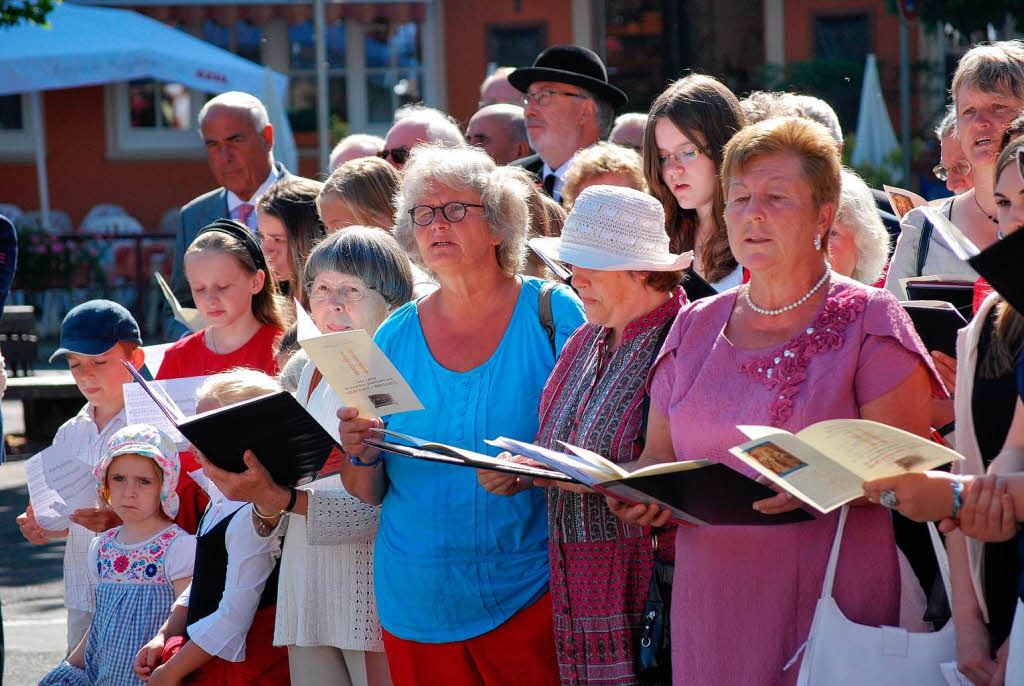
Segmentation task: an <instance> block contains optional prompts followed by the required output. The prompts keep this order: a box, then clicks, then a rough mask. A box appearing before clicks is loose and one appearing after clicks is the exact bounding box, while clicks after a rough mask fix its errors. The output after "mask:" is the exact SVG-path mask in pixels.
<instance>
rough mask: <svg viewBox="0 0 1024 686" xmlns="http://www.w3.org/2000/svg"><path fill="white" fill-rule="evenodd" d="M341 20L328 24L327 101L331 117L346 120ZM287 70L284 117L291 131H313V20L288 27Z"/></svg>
mask: <svg viewBox="0 0 1024 686" xmlns="http://www.w3.org/2000/svg"><path fill="white" fill-rule="evenodd" d="M345 41H346V36H345V23H344V22H343V21H339V22H335V23H333V24H330V25H328V27H327V32H326V43H327V104H328V110H329V112H330V116H331V118H332V119H333V118H335V117H336V118H338V119H339V120H341V121H348V106H347V101H346V97H347V96H346V74H345V67H346V65H345ZM288 46H289V55H290V57H291V72H290V74H289V76H290V78H289V82H288V119H289V121H290V122H291V125H292V129H293V130H294V131H316V96H317V93H316V41H315V37H314V35H313V22H312V21H305V22H303V23H301V24H298V25H295V26H290V27H288Z"/></svg>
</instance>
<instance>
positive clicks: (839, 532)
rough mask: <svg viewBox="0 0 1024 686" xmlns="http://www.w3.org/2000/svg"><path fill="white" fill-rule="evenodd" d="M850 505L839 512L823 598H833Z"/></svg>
mask: <svg viewBox="0 0 1024 686" xmlns="http://www.w3.org/2000/svg"><path fill="white" fill-rule="evenodd" d="M849 511H850V506H849V505H843V509H842V510H840V512H839V525H838V526H837V527H836V538H835V540H834V541H832V552H830V553H829V555H828V567H827V568H826V570H825V582H824V583H823V584H822V585H821V597H822V598H831V597H832V586H833V584H834V583H835V580H836V566H837V565H838V564H839V548H840V547H842V544H843V529H844V528H845V527H846V515H847V513H848V512H849Z"/></svg>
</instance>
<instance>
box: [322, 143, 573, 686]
mask: <svg viewBox="0 0 1024 686" xmlns="http://www.w3.org/2000/svg"><path fill="white" fill-rule="evenodd" d="M528 191H529V188H527V187H525V186H524V185H523V184H521V183H520V182H517V181H516V180H512V179H509V178H508V177H507V175H504V174H502V173H501V172H500V171H498V170H497V169H496V167H495V165H494V162H492V161H491V159H490V158H489V157H487V155H486V154H484V153H483V152H481V151H478V150H474V149H471V148H454V149H453V148H444V147H441V146H433V145H423V146H417V147H416V149H415V150H414V151H413V153H412V155H411V157H410V158H409V161H408V162H407V163H406V165H405V169H404V179H403V182H402V188H401V191H400V193H399V198H398V200H399V203H398V205H399V207H398V210H397V212H396V227H395V237H396V238H397V239H398V240H399V242H400V243H402V244H403V246H404V247H405V248H406V250H408V252H409V254H410V255H412V256H413V258H414V259H416V260H417V261H418V262H420V263H421V264H422V265H423V266H424V267H425V268H426V269H427V270H428V271H429V272H430V273H431V274H432V275H433V276H434V278H435V279H436V280H437V282H438V284H439V288H438V290H437V291H435V292H433V293H431V294H430V295H427V296H425V297H422V298H420V299H418V300H415V301H413V302H411V303H408V304H407V305H405V306H403V307H401V308H400V309H398V310H397V311H395V312H394V314H392V315H391V317H389V318H388V320H387V321H385V322H384V324H383V325H381V327H380V328H379V329H378V330H377V334H376V336H375V337H374V339H375V340H376V342H377V344H378V345H379V346H380V347H381V349H382V350H383V351H384V353H385V354H386V355H387V356H388V357H389V358H390V359H391V361H392V362H393V363H394V365H395V367H397V368H398V370H399V372H401V374H402V375H403V376H404V377H405V378H406V380H407V381H408V382H409V384H410V386H411V387H412V389H413V391H414V392H415V393H416V395H417V396H418V397H419V399H420V401H421V402H422V403H423V406H424V409H422V410H419V411H415V412H405V413H401V414H396V415H392V416H391V417H389V420H388V423H387V424H388V428H390V429H392V430H394V431H398V432H401V433H404V434H408V435H411V436H417V437H420V438H424V439H428V440H432V441H437V442H440V443H446V444H449V445H454V446H458V447H461V448H466V449H468V450H473V451H476V452H481V453H489V454H492V455H495V454H497V452H498V451H497V450H495V449H494V448H491V447H490V446H488V445H486V444H485V443H484V439H487V438H496V437H498V436H507V437H510V438H517V439H520V440H525V441H530V440H533V437H534V435H535V434H536V431H537V410H538V405H539V401H540V395H541V390H542V389H543V387H544V382H545V380H546V379H547V377H548V374H549V373H550V372H551V369H552V367H553V366H554V363H555V358H556V356H557V352H558V351H559V350H560V349H561V347H562V345H563V343H564V342H565V340H566V339H567V338H568V337H569V335H570V334H571V333H572V332H573V331H574V330H575V329H576V328H577V327H578V326H580V325H581V324H582V323H583V308H582V305H581V303H580V301H579V300H578V299H577V298H576V297H575V296H574V295H573V293H572V291H571V290H570V289H568V288H567V287H565V286H556V287H554V288H553V289H552V290H551V291H550V292H549V293H545V294H543V295H542V293H541V291H542V286H543V284H544V282H543V281H541V280H539V279H536V278H532V277H528V276H523V275H522V274H521V270H522V267H523V264H524V261H525V251H526V238H527V232H528V224H529V219H528V210H527V206H526V201H525V197H526V194H527V192H528ZM545 290H546V289H545ZM548 298H550V300H549V303H550V311H551V316H550V319H551V320H553V322H554V333H553V335H551V334H549V332H548V331H547V330H546V329H545V327H544V326H542V315H541V304H542V301H544V300H546V299H548ZM544 309H545V310H547V307H545V308H544ZM338 416H339V417H340V418H341V419H342V422H341V427H340V434H341V439H342V443H343V444H344V447H345V450H346V452H347V453H348V454H349V456H350V460H351V461H350V462H349V463H346V464H345V466H344V467H343V468H342V479H343V481H344V483H345V488H346V489H347V490H348V491H349V493H351V494H353V495H355V496H356V497H358V498H360V499H362V500H364V501H366V502H368V503H371V504H378V503H380V504H381V505H382V509H381V520H380V529H379V531H378V533H377V540H376V549H375V554H374V584H375V590H376V596H377V609H378V613H379V616H380V620H381V625H382V626H383V628H384V648H385V650H386V651H387V655H388V663H389V665H390V667H391V674H392V676H393V677H394V680H395V683H400V684H428V683H436V679H437V677H438V675H439V674H444V677H445V682H446V683H448V684H469V683H487V684H490V683H501V682H508V680H509V679H510V678H513V675H514V679H515V680H516V682H517V683H529V684H557V683H558V667H557V664H556V659H555V648H554V639H553V634H552V615H551V601H550V598H549V595H548V590H547V589H548V559H547V527H546V512H545V502H544V494H543V493H542V492H541V490H540V489H529V490H528V491H526V492H523V493H521V494H519V495H517V496H515V497H511V498H505V497H500V496H495V495H491V494H490V493H488V492H487V491H485V490H484V489H483V488H481V487H480V485H479V484H478V483H477V480H476V472H475V471H474V470H471V469H465V468H459V467H452V466H448V465H443V464H436V463H433V462H424V461H420V460H410V459H407V458H403V457H393V456H387V455H384V454H381V453H378V452H376V451H374V450H371V449H369V448H367V447H366V446H364V445H362V439H363V438H364V437H367V436H369V435H370V431H369V429H370V428H372V427H380V426H382V424H383V422H382V421H381V420H379V419H369V418H363V417H359V416H358V412H357V411H356V410H354V409H342V410H340V411H339V413H338Z"/></svg>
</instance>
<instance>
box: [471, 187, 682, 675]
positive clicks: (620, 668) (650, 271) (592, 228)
mask: <svg viewBox="0 0 1024 686" xmlns="http://www.w3.org/2000/svg"><path fill="white" fill-rule="evenodd" d="M530 247H531V248H532V249H533V250H536V251H538V252H540V253H543V254H544V255H545V257H547V258H549V259H551V260H557V261H561V262H564V263H566V264H568V265H570V266H571V268H572V275H573V276H572V283H573V286H574V287H575V288H576V289H577V291H578V292H579V296H580V299H581V300H582V301H583V307H584V309H585V311H586V316H587V322H586V324H584V325H583V326H581V327H580V328H579V329H577V330H576V333H574V334H573V335H572V337H571V338H570V339H569V340H568V341H567V342H566V344H565V348H564V349H563V350H562V355H561V357H559V359H558V362H557V363H556V364H555V368H554V369H553V370H552V372H551V376H550V377H549V378H548V381H547V384H546V386H545V387H544V393H543V395H542V396H541V402H540V428H539V430H538V431H537V438H536V443H537V444H538V445H542V446H545V447H548V448H554V449H560V445H559V441H565V442H567V443H572V444H573V445H578V446H582V447H584V448H587V449H588V450H593V451H595V452H598V453H600V454H601V455H603V456H604V457H606V458H608V459H610V460H612V461H613V462H618V463H628V462H633V461H635V460H636V459H637V458H638V457H639V456H640V453H641V451H642V450H643V446H644V427H645V426H646V423H647V422H646V414H647V411H646V408H647V402H646V400H645V396H646V393H645V389H644V385H645V382H646V380H647V372H648V369H649V368H650V366H651V362H653V360H654V356H655V354H657V351H658V349H659V348H660V347H661V343H662V341H663V340H664V338H665V334H666V333H667V332H668V329H669V327H670V326H671V324H672V321H673V319H674V318H675V315H676V313H677V312H678V311H679V309H680V307H681V306H682V305H683V304H684V303H685V302H686V295H685V294H684V293H683V290H682V288H681V287H680V286H679V285H678V284H679V280H680V277H681V274H682V270H683V269H685V268H686V267H688V266H689V264H690V261H691V254H690V253H686V254H684V255H674V254H672V253H670V252H669V238H668V234H667V233H665V215H664V210H663V209H662V207H661V204H660V203H659V202H658V201H657V200H656V199H655V198H653V197H651V196H649V195H647V194H646V193H641V192H639V191H635V190H633V189H630V188H621V187H616V186H591V187H589V188H586V189H585V190H584V191H583V192H582V193H581V194H580V195H579V197H578V198H577V199H576V203H575V205H574V206H573V209H572V211H571V212H570V213H569V216H568V217H567V219H566V221H565V226H564V228H563V230H562V235H561V236H560V237H557V238H534V239H532V240H531V241H530ZM627 469H628V467H627ZM478 478H479V480H480V483H481V484H483V486H484V487H485V488H487V489H488V490H489V491H491V492H492V493H497V494H501V495H510V496H515V494H517V493H519V492H521V491H524V490H526V489H527V488H529V487H530V486H531V485H534V486H546V487H547V501H548V533H549V538H548V540H549V544H548V554H549V560H550V572H551V600H552V609H553V611H554V627H555V648H556V652H557V655H558V663H559V672H560V676H561V679H562V683H563V684H589V683H602V684H636V683H658V682H661V681H667V680H666V678H665V676H664V675H655V676H654V677H653V678H652V677H651V675H643V674H638V673H637V668H636V664H635V657H634V654H635V649H634V648H635V646H634V641H635V639H636V636H637V635H638V634H639V631H640V628H641V625H642V622H641V613H642V610H643V607H644V601H645V599H646V597H647V590H648V587H649V584H650V580H651V570H652V567H653V564H654V556H653V554H652V551H651V531H650V529H649V528H642V527H638V526H633V525H631V524H626V523H624V522H622V521H620V520H619V519H617V518H616V517H615V516H614V515H613V514H612V513H611V511H610V510H609V509H608V506H607V504H606V503H605V500H604V498H603V497H602V496H600V495H597V494H596V493H595V492H592V491H590V490H589V489H587V488H584V487H581V486H576V485H567V484H563V483H558V484H555V483H541V482H539V481H537V482H534V483H533V484H530V483H529V482H528V480H527V479H518V480H517V479H515V478H510V477H509V476H508V475H504V474H499V473H497V472H483V471H481V472H479V473H478ZM516 497H518V496H516ZM673 536H674V533H673V532H672V531H667V532H664V531H663V532H662V533H661V534H659V535H658V537H657V542H658V551H659V552H658V553H657V554H658V555H659V557H660V558H661V559H662V560H671V557H672V539H673Z"/></svg>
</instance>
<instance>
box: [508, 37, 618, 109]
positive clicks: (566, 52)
mask: <svg viewBox="0 0 1024 686" xmlns="http://www.w3.org/2000/svg"><path fill="white" fill-rule="evenodd" d="M508 80H509V83H511V84H512V85H513V86H515V87H516V88H518V89H519V90H521V91H522V92H524V93H525V92H526V89H527V88H529V87H530V84H531V83H534V82H535V81H557V82H558V83H568V84H570V85H573V86H579V87H580V88H586V89H587V90H588V91H590V92H591V93H593V94H594V95H595V96H596V97H598V98H600V99H601V100H604V101H605V102H607V103H608V104H610V105H611V106H612V107H614V108H616V109H618V108H620V107H622V106H623V105H625V104H626V102H627V101H628V100H629V98H628V97H626V94H625V93H624V92H623V91H622V90H620V89H618V88H616V87H615V86H613V85H611V84H610V83H608V72H607V70H605V68H604V62H602V61H601V58H600V57H598V56H597V53H595V52H594V51H593V50H588V49H587V48H584V47H581V46H579V45H552V46H551V47H550V48H548V49H547V50H545V51H544V52H542V53H541V54H539V55H537V59H535V60H534V61H533V66H532V67H524V68H522V69H516V70H515V71H514V72H512V73H511V74H509V75H508Z"/></svg>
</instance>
